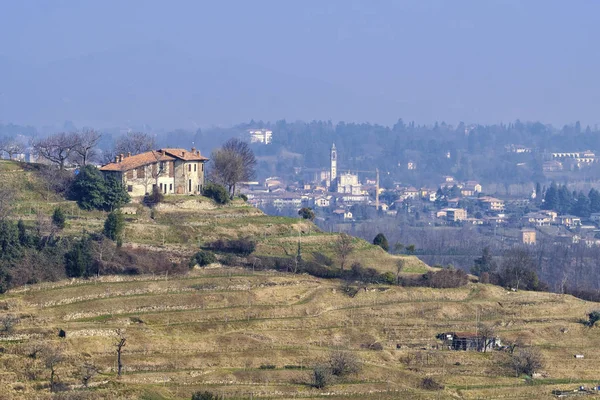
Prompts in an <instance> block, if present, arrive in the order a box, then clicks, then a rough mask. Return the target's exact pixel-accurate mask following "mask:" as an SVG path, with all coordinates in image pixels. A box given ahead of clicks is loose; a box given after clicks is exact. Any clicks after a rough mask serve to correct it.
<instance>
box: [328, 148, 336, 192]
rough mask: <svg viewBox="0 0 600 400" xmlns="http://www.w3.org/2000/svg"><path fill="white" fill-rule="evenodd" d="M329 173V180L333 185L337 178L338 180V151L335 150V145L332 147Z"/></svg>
mask: <svg viewBox="0 0 600 400" xmlns="http://www.w3.org/2000/svg"><path fill="white" fill-rule="evenodd" d="M330 168H331V169H330V171H329V180H330V181H331V184H332V185H333V183H334V182H335V178H337V150H336V149H335V143H333V145H332V146H331V166H330Z"/></svg>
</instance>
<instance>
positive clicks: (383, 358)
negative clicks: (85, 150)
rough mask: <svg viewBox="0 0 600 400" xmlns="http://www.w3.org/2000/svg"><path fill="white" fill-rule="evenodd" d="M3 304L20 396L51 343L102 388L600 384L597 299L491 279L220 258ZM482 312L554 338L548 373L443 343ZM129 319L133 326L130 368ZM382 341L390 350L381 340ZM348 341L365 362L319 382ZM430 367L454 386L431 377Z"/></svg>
mask: <svg viewBox="0 0 600 400" xmlns="http://www.w3.org/2000/svg"><path fill="white" fill-rule="evenodd" d="M0 306H1V309H2V311H0V316H2V317H4V316H5V315H7V314H10V315H14V316H18V317H19V318H20V323H18V324H17V325H15V328H14V331H13V332H11V333H10V334H8V333H5V334H4V335H3V336H2V337H1V339H0V340H1V347H2V351H3V353H2V357H1V358H0V360H1V361H0V362H1V363H2V368H0V369H1V370H2V371H3V372H2V374H1V375H0V392H1V393H3V394H4V396H5V397H3V398H8V399H10V398H32V397H33V396H37V397H36V398H44V397H43V393H44V391H43V390H40V388H42V387H43V385H44V383H46V384H47V381H48V374H49V373H48V370H47V369H46V368H44V367H43V364H42V361H41V360H39V359H33V358H31V357H29V356H28V354H31V351H32V350H31V349H32V348H33V347H32V346H35V345H40V344H42V345H50V346H52V347H54V348H59V349H62V351H63V352H64V354H65V355H66V361H64V362H62V363H60V364H59V366H58V368H57V371H58V374H59V376H60V378H61V379H62V380H64V381H65V382H66V383H68V384H70V385H74V386H73V387H76V385H77V384H78V383H79V382H78V379H77V378H76V376H77V371H78V368H79V367H80V365H82V364H83V363H84V362H89V363H93V364H94V365H95V366H97V367H98V368H99V370H100V373H99V374H98V375H97V376H95V377H94V378H93V379H92V384H93V385H97V386H94V390H93V391H91V392H89V393H90V396H91V397H90V398H106V397H112V398H115V397H119V398H132V399H133V398H146V399H186V398H187V399H189V398H190V396H191V393H192V392H194V391H195V390H200V389H202V390H210V391H212V392H214V393H218V394H223V395H224V396H225V398H254V399H256V398H292V397H294V398H319V397H321V396H322V394H323V393H327V394H328V398H336V399H343V398H357V397H367V396H368V397H370V398H381V399H392V398H399V397H401V398H419V399H427V398H431V399H450V398H463V399H476V398H551V396H550V392H551V390H553V389H555V388H561V387H567V388H573V387H575V386H577V385H580V384H582V385H589V384H592V383H597V382H596V380H597V365H598V360H599V356H598V354H597V353H598V352H597V348H598V346H599V345H600V336H599V335H598V333H597V330H598V328H591V329H590V328H587V327H585V326H583V325H582V324H581V323H579V322H578V319H579V318H581V317H582V316H585V313H586V312H588V311H589V310H590V309H591V308H593V307H594V306H595V305H594V304H591V303H588V302H585V301H582V300H578V299H575V298H573V297H571V296H565V295H556V294H549V293H533V292H516V293H515V292H509V291H505V290H503V289H501V288H498V287H493V286H489V285H481V284H470V285H469V286H467V287H463V288H460V289H444V290H441V289H429V288H402V287H390V286H372V287H370V288H368V289H367V290H366V291H360V292H359V293H358V294H357V295H356V296H355V297H350V296H348V295H346V294H344V293H343V291H342V290H341V285H340V283H339V282H338V281H336V280H322V279H317V278H313V277H310V276H307V275H292V274H285V273H275V272H256V273H251V272H250V271H248V270H241V269H232V268H221V267H215V268H207V269H202V270H196V271H194V272H192V273H190V274H189V275H187V276H185V277H178V278H175V279H171V278H169V279H166V278H165V277H152V276H139V277H135V278H131V277H130V278H125V277H101V278H100V279H99V280H90V281H84V280H74V281H64V282H58V283H47V284H40V285H34V286H29V287H24V288H20V289H15V290H12V291H11V292H9V293H7V294H5V295H3V296H2V297H1V298H0ZM476 315H479V318H480V320H482V321H485V322H486V323H489V324H493V325H494V326H495V327H496V329H497V332H498V334H499V336H500V337H501V338H502V340H503V341H504V342H505V343H508V342H511V341H514V340H516V339H517V338H519V339H520V340H521V341H523V342H524V343H526V344H531V345H535V346H537V347H539V348H541V349H542V352H543V355H544V358H545V360H546V366H545V368H543V372H542V375H541V377H539V378H537V379H536V380H535V385H528V384H526V383H525V382H524V380H523V379H522V378H516V377H515V376H514V373H513V372H512V370H511V368H510V367H508V365H507V363H508V357H509V356H508V354H507V353H505V352H500V351H492V352H488V353H475V352H462V351H450V350H442V349H440V348H437V347H438V345H439V342H438V341H437V340H436V339H435V335H436V334H437V333H440V332H445V331H469V330H473V329H474V327H475V319H476ZM60 329H62V330H64V331H65V333H66V338H59V337H58V332H59V330H60ZM117 329H123V330H124V332H125V335H126V337H127V345H126V347H125V348H124V353H123V363H124V368H125V374H124V375H123V376H122V377H121V378H120V379H119V378H117V376H116V373H115V362H116V353H115V347H114V343H115V340H116V333H115V332H116V330H117ZM374 343H380V344H381V345H382V349H381V350H372V349H368V347H369V345H373V344H374ZM398 347H400V348H398ZM373 348H376V347H373ZM334 349H343V350H347V351H351V352H353V353H355V354H356V355H358V356H359V357H360V359H361V360H362V361H363V363H364V367H363V370H362V372H360V373H359V374H357V375H356V376H352V377H351V378H350V379H348V380H345V381H343V382H340V383H336V384H333V385H331V386H330V387H328V388H327V389H325V390H323V391H321V390H318V389H314V388H312V387H310V385H309V382H310V372H309V371H307V370H305V369H300V368H306V367H307V366H312V365H314V364H316V363H318V362H319V361H322V360H324V359H326V358H327V356H328V354H329V353H330V351H332V350H334ZM574 354H583V355H585V358H584V359H575V358H573V355H574ZM265 365H274V366H275V367H274V368H273V369H264V367H263V368H261V366H265ZM286 366H288V367H287V368H286ZM289 366H294V367H289ZM291 368H294V369H291ZM425 376H431V377H434V378H435V379H436V380H437V381H438V382H442V383H443V384H444V385H445V386H446V388H445V389H444V390H443V391H441V392H430V391H425V390H422V389H419V382H420V380H421V379H422V378H423V377H425ZM79 384H80V383H79ZM36 389H37V390H36ZM46 392H47V390H46ZM47 396H49V395H47ZM93 396H97V397H93Z"/></svg>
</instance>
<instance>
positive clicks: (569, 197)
mask: <svg viewBox="0 0 600 400" xmlns="http://www.w3.org/2000/svg"><path fill="white" fill-rule="evenodd" d="M572 207H573V194H572V193H571V192H569V189H568V188H567V186H566V185H562V186H561V187H560V188H559V189H558V210H557V211H558V212H559V213H560V214H568V213H570V212H571V208H572Z"/></svg>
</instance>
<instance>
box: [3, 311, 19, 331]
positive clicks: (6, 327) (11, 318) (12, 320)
mask: <svg viewBox="0 0 600 400" xmlns="http://www.w3.org/2000/svg"><path fill="white" fill-rule="evenodd" d="M18 322H19V317H17V316H15V315H12V314H8V315H5V316H3V317H2V318H0V332H4V333H11V332H12V331H13V329H14V327H15V325H16V324H17V323H18Z"/></svg>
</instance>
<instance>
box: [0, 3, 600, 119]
mask: <svg viewBox="0 0 600 400" xmlns="http://www.w3.org/2000/svg"><path fill="white" fill-rule="evenodd" d="M598 15H600V2H597V1H594V0H587V1H585V0H573V1H569V2H565V1H554V0H528V1H522V0H521V1H512V0H503V1H501V0H485V1H482V0H453V1H434V0H415V1H401V0H395V1H394V0H390V1H386V0H378V1H372V0H363V1H359V0H328V1H323V0H322V1H311V0H307V1H295V2H292V1H267V0H254V1H245V0H238V1H233V0H221V1H201V0H193V1H192V0H190V1H186V0H177V1H153V0H144V1H142V0H128V1H112V0H98V1H96V0H87V1H85V0H81V1H76V0H70V1H67V0H47V1H41V0H40V1H34V0H20V1H10V0H0V122H3V123H7V122H14V123H20V124H30V125H34V126H45V125H57V126H59V125H61V124H63V122H64V121H65V120H70V121H74V123H75V124H76V125H88V126H89V125H92V126H97V127H107V126H121V127H122V126H139V125H142V124H149V125H151V126H153V127H162V128H179V127H181V128H193V127H203V126H213V125H221V126H227V125H232V124H236V123H239V122H243V121H248V120H250V119H255V120H265V121H266V120H270V121H275V120H278V119H287V120H298V119H300V120H314V119H330V120H333V121H336V122H337V121H341V120H343V121H346V122H348V121H355V122H363V121H368V122H373V123H381V124H386V125H389V124H393V123H394V122H395V121H396V120H397V119H398V118H403V119H404V120H405V121H412V120H414V121H416V122H417V123H428V124H429V123H433V122H435V121H440V122H441V121H445V122H448V123H454V124H455V123H457V122H459V121H464V122H466V123H496V122H509V121H514V120H515V119H521V120H528V121H534V120H540V121H542V122H544V123H553V124H556V125H563V124H567V123H574V122H575V121H577V120H579V121H581V122H582V124H583V125H584V126H585V125H586V124H590V125H593V124H596V123H600V117H599V116H598V113H597V110H599V109H600V107H599V106H600V81H599V80H598V78H597V76H598V71H600V52H598V51H597V45H596V44H597V43H599V39H600V25H599V24H598V23H597V16H598Z"/></svg>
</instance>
